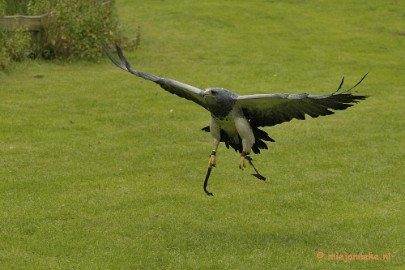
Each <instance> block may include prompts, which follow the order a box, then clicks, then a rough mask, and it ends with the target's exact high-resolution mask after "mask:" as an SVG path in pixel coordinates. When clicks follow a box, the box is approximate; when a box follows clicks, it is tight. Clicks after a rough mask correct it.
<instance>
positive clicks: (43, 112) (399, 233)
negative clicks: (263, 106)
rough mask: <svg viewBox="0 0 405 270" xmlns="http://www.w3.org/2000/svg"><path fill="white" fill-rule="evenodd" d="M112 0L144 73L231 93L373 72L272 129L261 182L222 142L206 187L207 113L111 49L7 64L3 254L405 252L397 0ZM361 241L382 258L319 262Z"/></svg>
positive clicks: (79, 258)
mask: <svg viewBox="0 0 405 270" xmlns="http://www.w3.org/2000/svg"><path fill="white" fill-rule="evenodd" d="M117 5H118V9H119V13H120V15H121V18H122V21H123V22H124V23H125V24H126V25H127V31H131V30H133V31H134V32H135V30H136V29H137V27H138V26H140V27H141V46H140V48H139V49H138V50H137V51H135V52H127V56H128V59H129V60H130V61H131V62H132V64H133V66H135V67H137V68H139V69H140V70H143V71H146V72H152V73H155V74H157V75H160V76H165V77H169V78H174V79H177V80H179V81H183V82H185V83H189V84H192V85H195V86H198V87H201V88H205V87H213V86H221V87H225V88H228V89H229V90H231V91H234V92H237V93H239V94H250V93H271V92H295V93H298V92H310V93H316V94H321V93H329V92H332V91H333V90H335V89H336V87H337V86H338V84H339V82H340V79H341V77H342V76H346V81H347V86H352V85H353V84H354V83H356V82H357V80H358V79H360V78H361V76H362V75H363V74H364V73H366V72H370V74H369V76H368V77H367V79H366V80H365V81H364V82H363V83H362V84H361V85H360V86H359V87H358V88H357V89H356V90H357V91H358V92H359V93H361V94H368V95H370V96H371V97H370V98H369V99H368V100H366V101H364V102H361V103H360V104H359V105H356V106H355V107H353V108H350V109H348V110H347V111H344V112H338V113H337V114H335V115H333V116H330V117H324V118H319V119H308V120H306V121H292V122H291V123H286V124H283V125H279V126H275V127H272V128H266V131H267V132H269V134H270V136H271V137H272V138H274V139H275V140H276V141H277V142H276V143H273V144H271V145H270V150H269V151H265V152H263V154H261V155H259V156H254V158H255V159H256V165H257V167H258V168H259V170H260V171H261V173H263V174H264V175H266V176H267V177H268V181H266V182H261V181H258V180H256V179H255V178H253V177H252V176H250V173H251V172H252V171H251V169H249V170H247V171H245V172H241V171H239V169H238V168H237V164H238V160H239V156H238V155H237V154H236V153H235V152H234V151H231V150H226V149H225V147H224V146H221V147H220V149H219V153H218V164H217V165H218V166H217V168H215V169H214V171H213V174H212V176H211V182H210V186H209V189H210V190H211V191H213V192H214V194H215V196H214V197H208V196H206V195H205V194H204V192H203V190H202V181H203V178H204V174H205V170H206V166H207V162H208V154H209V152H210V150H211V147H212V146H211V139H210V135H209V134H207V133H204V132H201V131H200V128H202V127H204V126H205V125H206V124H207V122H208V119H209V115H208V113H207V112H206V111H204V110H202V109H201V108H199V107H198V106H197V105H195V104H192V103H191V102H189V101H186V100H183V99H180V98H177V97H175V96H173V95H170V94H168V93H165V92H164V91H163V90H161V89H160V88H159V87H158V86H156V85H154V84H153V83H151V82H147V81H143V80H140V79H138V78H135V77H131V76H130V75H129V74H125V73H124V72H122V71H121V70H119V69H117V68H116V67H114V66H113V65H112V63H110V62H109V61H108V60H107V59H105V60H103V61H102V63H99V64H89V63H83V62H80V63H73V64H63V63H59V62H41V61H37V62H31V61H27V62H24V63H21V64H19V65H16V66H15V67H14V68H13V70H11V71H8V73H7V74H0V82H1V84H0V138H1V140H0V179H1V181H0V228H1V229H0V265H1V267H2V268H4V269H136V268H138V269H403V268H404V267H405V259H404V258H405V257H404V256H405V252H404V243H405V239H404V235H405V230H404V226H403V224H405V219H404V217H405V216H404V211H403V210H404V206H405V205H404V195H405V194H404V193H405V192H404V182H403V181H404V176H405V171H404V160H405V140H404V138H405V126H404V113H405V108H404V105H403V104H404V102H405V98H404V97H405V94H404V91H403V90H404V85H405V62H404V61H403V56H404V55H405V37H404V35H403V33H404V32H405V20H404V13H403V10H405V5H404V4H403V3H402V2H401V3H399V2H398V1H356V2H353V1H333V2H332V1H283V2H272V1H204V2H203V3H198V2H192V1H185V0H183V1H176V3H173V1H140V0H139V1H138V0H137V1H132V0H131V1H129V0H126V1H125V0H117ZM169 138H170V139H169ZM318 252H324V253H325V257H324V258H323V259H317V257H316V254H317V253H318ZM368 253H372V254H377V255H379V256H380V260H378V261H375V260H363V261H362V260H355V261H351V262H350V263H349V262H347V263H345V262H342V261H337V260H329V259H328V255H329V254H368ZM388 253H389V254H390V255H391V257H390V260H386V261H384V260H382V259H381V258H382V256H383V254H388Z"/></svg>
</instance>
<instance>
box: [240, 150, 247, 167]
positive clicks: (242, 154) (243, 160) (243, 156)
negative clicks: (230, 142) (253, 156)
mask: <svg viewBox="0 0 405 270" xmlns="http://www.w3.org/2000/svg"><path fill="white" fill-rule="evenodd" d="M246 157H248V154H247V153H246V151H245V150H243V151H242V153H241V154H240V160H239V169H241V170H244V169H245V168H246V162H245V160H246Z"/></svg>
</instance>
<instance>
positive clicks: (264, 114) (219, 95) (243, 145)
mask: <svg viewBox="0 0 405 270" xmlns="http://www.w3.org/2000/svg"><path fill="white" fill-rule="evenodd" d="M116 50H117V54H118V56H119V58H120V61H119V60H117V59H115V58H114V57H113V56H112V55H111V54H110V53H109V52H107V51H106V54H107V56H108V57H109V58H110V59H111V61H112V62H113V63H114V64H115V65H116V66H118V67H119V68H121V69H123V70H125V71H128V72H130V73H132V74H133V75H135V76H138V77H141V78H143V79H146V80H150V81H152V82H155V83H157V84H159V85H160V87H162V88H163V89H164V90H166V91H168V92H170V93H172V94H175V95H177V96H179V97H182V98H185V99H188V100H191V101H193V102H195V103H197V104H198V105H200V106H201V107H203V108H204V109H206V110H208V111H209V112H210V113H211V120H210V123H209V126H207V127H205V128H203V129H202V130H204V131H207V132H211V135H212V140H213V146H214V147H213V150H212V152H211V154H210V156H209V161H208V170H207V174H206V177H205V180H204V191H205V193H207V194H208V195H213V194H212V193H211V192H208V190H207V184H208V179H209V177H210V174H211V170H212V168H213V167H215V157H216V153H217V150H218V146H219V144H220V142H224V143H225V145H226V147H227V148H229V147H232V148H233V149H235V151H238V152H240V156H241V157H240V161H239V168H240V169H242V170H243V169H244V168H245V167H246V162H248V163H249V164H250V165H251V166H252V167H253V169H254V170H255V172H256V173H255V174H253V175H254V176H256V177H257V178H259V179H260V180H266V178H265V177H264V176H262V175H261V174H260V173H259V172H258V171H257V169H256V167H255V166H254V165H253V162H252V158H251V157H250V155H249V154H250V152H251V151H253V153H255V154H259V153H260V150H261V149H268V148H267V145H266V142H274V140H273V139H272V138H270V137H269V135H268V134H267V133H266V132H265V131H263V130H261V129H260V128H259V127H264V126H274V125H277V124H281V123H283V122H288V121H290V120H292V119H294V118H295V119H300V120H304V119H305V115H306V114H307V115H309V116H311V117H314V118H316V117H318V116H320V115H321V116H324V115H329V114H333V113H334V112H333V111H332V110H344V109H346V108H348V107H351V106H352V105H354V104H355V103H357V102H359V101H360V100H364V99H366V98H367V96H364V95H353V94H352V93H350V90H352V89H353V88H354V87H356V86H357V85H359V84H360V83H361V82H362V81H363V79H364V78H365V77H366V76H367V74H366V75H364V76H363V78H361V80H360V81H359V82H358V83H357V84H356V85H355V86H353V87H352V88H350V89H348V90H344V91H340V90H341V88H342V85H343V82H344V78H343V79H342V81H341V83H340V85H339V87H338V89H337V90H336V91H335V92H333V93H331V94H327V95H311V94H306V93H303V94H256V95H243V96H240V95H238V94H236V93H233V92H231V91H228V90H226V89H224V88H207V89H206V90H201V89H199V88H197V87H194V86H191V85H188V84H184V83H181V82H178V81H175V80H172V79H167V78H161V77H158V76H155V75H152V74H148V73H145V72H141V71H136V70H133V69H132V68H131V66H130V64H129V63H128V61H127V60H126V59H125V57H124V54H123V53H122V50H121V48H120V47H118V46H117V48H116Z"/></svg>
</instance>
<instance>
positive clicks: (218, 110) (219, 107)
mask: <svg viewBox="0 0 405 270" xmlns="http://www.w3.org/2000/svg"><path fill="white" fill-rule="evenodd" d="M203 95H204V101H205V103H206V104H207V107H208V109H209V110H210V111H211V113H213V114H214V115H221V117H223V116H226V115H227V114H228V113H229V112H230V111H231V110H232V108H233V105H234V103H235V99H236V98H237V95H236V94H235V93H232V92H230V91H228V90H226V89H224V88H207V89H206V90H205V91H204V94H203Z"/></svg>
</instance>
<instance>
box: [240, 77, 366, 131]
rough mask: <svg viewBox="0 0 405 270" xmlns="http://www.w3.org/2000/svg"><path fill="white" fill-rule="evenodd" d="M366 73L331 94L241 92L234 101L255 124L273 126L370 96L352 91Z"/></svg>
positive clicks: (314, 114) (301, 118)
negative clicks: (244, 93)
mask: <svg viewBox="0 0 405 270" xmlns="http://www.w3.org/2000/svg"><path fill="white" fill-rule="evenodd" d="M366 76H367V74H366V75H364V77H363V78H362V79H361V80H360V81H359V82H358V83H357V84H356V85H355V86H353V87H352V88H350V89H348V90H345V91H341V92H339V90H340V89H341V87H342V85H343V82H344V79H342V82H341V83H340V85H339V88H338V89H337V90H336V91H335V92H334V93H332V94H329V95H311V94H257V95H246V96H239V97H238V98H237V100H236V103H235V105H236V106H238V107H239V108H241V109H242V111H243V113H244V115H245V116H246V118H247V119H248V120H249V121H250V123H251V124H252V125H253V126H274V125H277V124H280V123H283V122H288V121H291V120H292V119H294V118H295V119H300V120H304V119H305V115H306V114H307V115H309V116H311V117H314V118H315V117H318V116H323V115H329V114H333V113H334V112H333V111H332V110H344V109H346V108H348V107H351V106H353V105H354V104H355V103H357V102H359V101H360V100H364V99H366V98H367V96H364V95H353V94H352V93H350V90H352V89H353V88H354V87H356V86H357V85H359V84H360V83H361V81H362V80H363V79H364V78H365V77H366Z"/></svg>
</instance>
